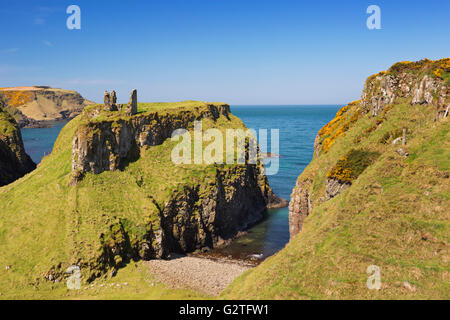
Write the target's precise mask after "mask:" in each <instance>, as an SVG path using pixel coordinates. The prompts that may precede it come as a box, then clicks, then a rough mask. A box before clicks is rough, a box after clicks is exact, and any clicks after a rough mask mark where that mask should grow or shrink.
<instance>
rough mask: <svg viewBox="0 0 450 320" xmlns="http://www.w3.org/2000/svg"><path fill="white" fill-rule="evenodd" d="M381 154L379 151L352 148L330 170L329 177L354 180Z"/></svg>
mask: <svg viewBox="0 0 450 320" xmlns="http://www.w3.org/2000/svg"><path fill="white" fill-rule="evenodd" d="M379 156H380V153H379V152H372V151H367V150H355V149H352V150H350V152H349V153H347V154H346V155H345V156H344V157H342V158H341V159H339V161H338V162H337V163H336V165H335V166H334V167H333V168H332V169H331V170H330V171H328V173H327V177H328V178H335V179H338V180H340V181H342V182H352V181H353V180H356V179H357V178H358V177H359V175H360V174H361V173H363V171H364V170H365V169H366V168H367V167H368V166H370V165H371V164H372V163H373V162H374V161H375V160H376V159H377V158H378V157H379Z"/></svg>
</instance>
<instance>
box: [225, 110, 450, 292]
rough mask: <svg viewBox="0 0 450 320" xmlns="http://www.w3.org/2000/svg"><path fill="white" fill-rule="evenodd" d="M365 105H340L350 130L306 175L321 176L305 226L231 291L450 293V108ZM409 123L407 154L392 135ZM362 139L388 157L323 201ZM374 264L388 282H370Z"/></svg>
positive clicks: (340, 134)
mask: <svg viewBox="0 0 450 320" xmlns="http://www.w3.org/2000/svg"><path fill="white" fill-rule="evenodd" d="M358 112H359V107H358V103H357V102H355V103H352V104H350V105H349V106H347V107H345V108H343V110H342V111H341V112H339V113H338V117H337V119H335V120H333V122H339V121H341V120H342V121H341V123H342V124H343V126H341V127H340V128H342V127H344V130H339V129H337V130H336V131H335V132H337V134H336V133H335V134H334V135H333V134H331V133H328V134H329V135H328V137H332V138H333V140H332V142H331V143H330V141H327V143H325V144H324V146H326V147H327V150H328V152H325V151H322V153H321V154H320V156H316V157H315V158H314V159H313V161H312V162H311V164H310V165H309V166H308V167H307V168H306V169H305V171H304V172H303V173H302V175H301V176H300V177H299V179H307V178H310V179H313V186H312V190H313V194H312V195H311V197H312V198H313V203H317V205H315V206H313V210H312V213H310V215H309V216H308V217H307V218H306V221H305V223H304V226H303V230H302V231H301V232H300V233H299V234H297V235H296V236H295V237H294V238H293V239H291V241H290V243H289V244H288V245H287V246H286V247H285V248H284V249H283V250H282V251H280V252H279V253H278V254H276V255H274V256H272V257H271V258H269V259H267V260H266V261H265V262H263V263H262V264H261V265H259V266H258V267H257V268H255V269H254V270H251V271H249V272H247V273H245V274H244V275H242V276H241V277H239V278H237V279H236V280H235V281H234V282H233V284H232V285H231V286H230V287H229V288H228V289H227V290H226V291H225V292H224V294H223V298H231V299H253V298H254V299H398V298H407V299H409V298H411V299H421V298H424V299H449V298H450V264H449V262H450V254H449V253H450V252H449V241H450V212H449V210H448V208H449V207H450V180H449V172H450V161H449V159H450V132H449V129H450V126H449V123H448V118H446V119H444V120H438V121H436V122H435V121H434V120H435V119H434V116H435V107H434V106H428V105H415V106H411V105H410V101H400V102H399V103H398V104H396V105H392V106H390V107H389V108H387V109H386V112H383V113H382V114H380V115H379V116H377V117H375V118H373V117H371V116H370V115H365V116H359V115H357V116H356V118H358V120H357V121H352V119H355V114H357V113H358ZM340 117H341V118H343V119H339V118H340ZM347 124H349V125H347ZM403 127H406V128H408V135H407V138H408V139H407V140H408V143H407V145H406V147H403V149H405V150H406V151H407V152H409V154H410V155H409V157H407V158H405V157H402V156H400V155H399V154H398V153H397V152H396V150H397V149H398V148H399V147H400V146H399V145H396V146H394V145H392V140H393V139H394V138H396V137H398V136H399V135H400V134H399V129H400V132H401V131H402V128H403ZM325 131H327V130H326V128H325V130H323V131H322V134H324V133H326V132H325ZM339 131H341V132H339ZM344 131H345V132H344ZM325 139H327V137H325ZM353 148H358V149H360V150H365V152H373V153H376V154H379V157H378V158H377V159H376V160H375V161H374V162H373V164H371V165H370V166H368V167H367V168H365V169H364V170H363V171H362V172H359V173H360V175H359V177H358V178H357V179H356V180H355V181H353V185H352V186H351V187H350V188H348V189H346V190H345V191H343V192H342V193H341V194H340V195H338V196H337V197H335V198H333V199H331V200H329V201H326V202H323V201H322V202H318V199H319V198H320V197H322V196H323V194H324V191H325V187H326V178H327V175H329V174H330V173H333V172H335V171H336V170H335V171H333V168H336V167H335V166H336V164H338V163H339V161H340V160H342V159H344V158H345V156H346V155H348V154H349V150H352V149H353ZM360 171H361V170H360ZM319 203H320V204H319ZM370 265H377V266H379V267H380V268H381V282H382V288H381V290H368V288H367V287H366V281H367V279H368V277H369V275H368V274H366V269H367V268H368V266H370ZM404 282H408V283H409V284H410V286H411V287H410V288H409V289H408V288H407V287H408V285H407V284H405V283H404Z"/></svg>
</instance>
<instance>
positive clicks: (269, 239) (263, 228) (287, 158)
mask: <svg viewBox="0 0 450 320" xmlns="http://www.w3.org/2000/svg"><path fill="white" fill-rule="evenodd" d="M338 109H339V106H337V105H333V106H232V107H231V111H232V112H233V114H235V115H236V116H238V117H239V118H241V119H242V121H243V122H244V123H245V125H246V126H247V127H248V128H251V129H255V130H257V131H258V130H259V129H268V131H269V132H270V129H279V130H280V133H279V137H280V140H279V146H280V150H279V154H280V158H279V165H280V168H279V171H278V173H277V174H276V175H272V176H269V181H270V185H271V186H272V188H273V190H274V191H275V193H276V194H277V195H279V196H281V197H283V198H285V199H287V200H289V196H290V194H291V191H292V188H293V187H294V185H295V181H296V179H297V177H298V175H299V174H300V173H301V172H302V171H303V169H304V168H305V167H306V166H307V165H308V163H309V162H310V161H311V159H312V155H313V145H314V139H315V137H316V134H317V132H318V131H319V130H320V128H321V127H323V126H324V125H325V124H326V123H328V122H329V121H330V120H331V119H333V117H334V115H335V114H336V112H337V111H338ZM64 125H65V123H55V125H54V126H53V127H51V128H39V129H23V130H22V137H23V140H24V144H25V149H26V151H27V152H28V154H29V155H30V156H31V158H32V159H33V160H34V162H36V163H39V162H40V161H41V159H42V157H43V156H44V155H45V154H49V153H50V152H51V150H52V147H53V143H54V142H55V140H56V138H57V136H58V134H59V132H60V130H61V128H62V127H63V126H64ZM268 140H269V141H270V133H269V138H268ZM267 151H268V152H270V147H269V149H268V150H267ZM288 215H289V211H288V208H282V209H277V210H271V211H270V212H269V214H268V217H267V218H266V219H265V220H264V221H262V222H261V223H259V224H258V225H256V226H254V227H253V228H252V229H251V230H249V232H248V234H247V235H245V236H243V237H241V238H239V239H236V240H235V241H234V242H233V243H232V244H231V245H230V246H228V247H226V248H223V249H219V250H215V251H214V253H216V254H219V255H226V256H232V257H234V258H239V259H245V258H246V257H248V256H249V255H252V254H257V255H262V257H263V258H265V257H267V256H270V255H272V254H274V253H275V252H277V251H279V250H281V249H282V248H283V247H284V246H285V244H286V243H287V242H288V241H289V221H288Z"/></svg>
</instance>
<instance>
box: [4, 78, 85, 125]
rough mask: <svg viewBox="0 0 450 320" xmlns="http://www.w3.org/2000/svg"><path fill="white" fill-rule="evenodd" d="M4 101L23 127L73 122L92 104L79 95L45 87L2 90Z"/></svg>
mask: <svg viewBox="0 0 450 320" xmlns="http://www.w3.org/2000/svg"><path fill="white" fill-rule="evenodd" d="M0 97H2V98H3V100H4V101H5V103H6V109H7V111H8V112H10V113H11V114H12V115H13V116H14V118H15V119H16V121H17V122H18V123H19V126H20V127H39V126H46V122H48V121H60V120H70V119H72V118H74V117H75V116H77V115H78V114H80V113H81V111H82V110H83V109H84V107H85V106H87V105H89V104H92V102H91V101H88V100H86V99H84V98H83V97H82V96H81V95H80V94H79V93H77V92H75V91H70V90H62V89H54V88H50V87H45V86H40V87H38V86H36V87H11V88H0Z"/></svg>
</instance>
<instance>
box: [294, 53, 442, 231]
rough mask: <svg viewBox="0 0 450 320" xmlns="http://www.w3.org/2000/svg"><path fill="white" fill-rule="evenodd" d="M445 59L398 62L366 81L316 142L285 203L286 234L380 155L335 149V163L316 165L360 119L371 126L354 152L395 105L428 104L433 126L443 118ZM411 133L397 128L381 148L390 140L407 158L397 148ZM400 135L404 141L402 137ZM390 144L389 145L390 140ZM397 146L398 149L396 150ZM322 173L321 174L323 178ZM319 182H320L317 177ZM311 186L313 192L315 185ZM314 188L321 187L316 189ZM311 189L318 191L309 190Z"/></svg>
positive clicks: (354, 178)
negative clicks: (357, 96) (356, 99)
mask: <svg viewBox="0 0 450 320" xmlns="http://www.w3.org/2000/svg"><path fill="white" fill-rule="evenodd" d="M449 71H450V59H449V58H446V59H442V60H437V61H431V60H422V61H418V62H400V63H397V64H395V65H393V66H392V67H391V68H390V69H389V70H388V71H383V72H380V73H379V74H375V75H373V76H371V77H369V78H368V79H367V81H366V83H365V86H364V90H363V92H362V95H361V100H359V101H354V102H352V103H350V104H349V105H347V106H344V107H343V108H341V110H339V112H338V113H337V114H336V117H335V118H334V119H333V120H332V121H331V122H330V123H328V124H327V125H326V126H324V127H323V128H322V129H321V130H320V131H319V133H318V134H317V137H316V139H315V143H314V157H313V161H312V163H311V164H310V165H309V167H308V168H306V169H305V172H304V173H303V174H301V175H300V176H299V178H298V180H297V183H296V186H295V187H294V189H293V191H292V194H291V200H290V204H289V223H290V235H291V237H293V236H295V235H296V234H297V233H298V232H300V231H301V229H302V226H303V222H304V220H305V219H306V217H307V216H308V215H309V214H310V213H311V211H312V208H314V207H315V206H317V205H319V204H321V203H323V202H325V201H328V200H330V199H332V198H334V197H337V196H338V195H339V194H340V193H341V192H343V191H344V190H346V189H348V188H350V187H351V186H352V183H353V182H354V181H355V180H356V179H357V178H358V175H359V174H361V173H362V172H363V171H364V170H365V169H366V168H367V167H368V166H370V165H371V164H372V163H373V162H374V161H376V159H377V158H378V156H379V153H378V152H374V151H370V152H369V151H367V150H354V149H347V150H339V151H337V150H336V151H335V152H336V153H339V154H341V153H342V152H343V154H341V156H340V159H339V161H337V162H336V163H329V162H328V161H324V162H325V163H326V165H324V164H321V165H318V164H317V162H318V161H317V159H319V158H326V157H327V154H328V153H329V152H331V151H333V147H334V146H335V144H336V142H337V141H338V140H339V139H341V138H342V137H344V136H345V135H346V134H347V132H348V131H349V130H350V129H351V128H352V127H354V126H356V125H358V123H359V121H360V119H362V118H364V117H369V119H370V118H371V119H373V120H371V121H372V122H373V124H372V125H371V126H369V127H368V128H366V129H365V130H364V132H363V134H361V135H360V136H358V137H356V138H355V140H354V142H353V143H354V145H353V147H354V148H356V149H358V145H359V143H360V142H361V141H362V140H364V139H366V138H367V137H368V136H370V135H371V134H372V133H374V132H376V131H377V130H378V129H380V128H381V127H382V126H383V122H384V121H385V120H386V119H387V117H389V115H388V113H389V112H390V111H391V109H392V108H394V107H395V106H396V105H399V104H407V105H410V106H415V105H427V106H433V107H434V110H435V111H434V116H433V117H434V121H439V120H440V119H442V118H446V117H447V116H448V113H449V107H450V97H449V93H450V84H449V76H448V74H449ZM410 131H411V130H410V129H407V128H401V127H400V128H397V129H395V130H393V131H391V132H387V133H386V134H385V136H384V137H382V139H380V143H382V144H385V143H386V141H390V142H392V144H393V147H395V148H396V149H397V150H396V151H397V153H398V154H399V155H401V156H403V157H407V156H408V153H407V152H406V151H405V150H404V149H403V148H404V147H400V148H399V146H398V144H399V143H400V142H402V146H404V145H405V144H406V132H408V134H410ZM402 136H403V137H402ZM391 140H393V141H391ZM396 145H397V146H396ZM324 173H326V174H324ZM319 174H322V175H321V177H323V176H325V182H324V183H319V182H317V180H318V178H317V175H319ZM322 179H323V178H322ZM315 184H316V188H314V185H315ZM317 185H321V187H320V188H318V187H317ZM314 189H317V190H315V191H314Z"/></svg>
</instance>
